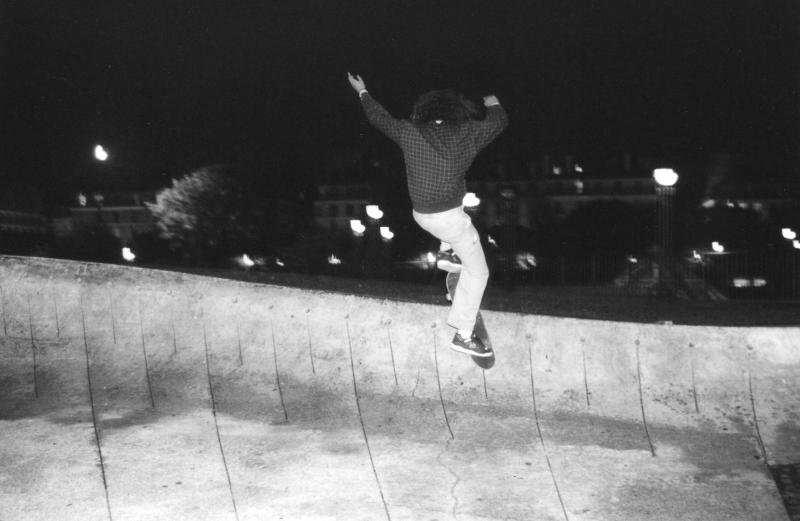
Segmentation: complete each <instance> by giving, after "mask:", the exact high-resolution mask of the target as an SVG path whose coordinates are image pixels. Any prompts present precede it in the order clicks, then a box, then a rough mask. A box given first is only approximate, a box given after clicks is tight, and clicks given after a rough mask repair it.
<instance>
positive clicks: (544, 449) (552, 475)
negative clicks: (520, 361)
mask: <svg viewBox="0 0 800 521" xmlns="http://www.w3.org/2000/svg"><path fill="white" fill-rule="evenodd" d="M528 368H529V370H530V377H531V401H532V402H533V420H534V423H535V424H536V432H537V433H538V435H539V444H540V445H541V447H542V453H543V454H544V460H545V462H546V463H547V469H548V470H549V472H550V479H552V480H553V486H554V487H555V489H556V495H557V496H558V502H559V504H560V505H561V511H562V512H563V513H564V519H565V520H566V521H569V515H567V508H566V506H565V505H564V498H562V497H561V490H560V489H559V488H558V480H556V474H555V472H554V471H553V465H552V463H550V456H549V455H548V453H547V446H546V445H545V443H544V435H542V427H541V425H540V424H539V408H538V407H537V405H536V385H535V384H534V381H533V347H532V346H531V340H530V337H528Z"/></svg>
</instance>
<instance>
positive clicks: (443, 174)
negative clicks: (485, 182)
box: [360, 90, 508, 213]
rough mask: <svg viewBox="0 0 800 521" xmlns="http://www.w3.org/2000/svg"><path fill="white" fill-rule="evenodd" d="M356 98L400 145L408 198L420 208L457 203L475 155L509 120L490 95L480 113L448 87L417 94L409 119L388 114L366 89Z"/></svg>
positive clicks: (440, 207)
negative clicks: (484, 109)
mask: <svg viewBox="0 0 800 521" xmlns="http://www.w3.org/2000/svg"><path fill="white" fill-rule="evenodd" d="M360 98H361V102H362V104H363V106H364V111H365V113H366V115H367V119H369V121H370V123H372V124H373V125H374V126H375V127H376V128H378V129H379V130H381V131H382V132H383V133H384V134H385V135H386V136H388V137H389V138H390V139H392V140H393V141H395V142H396V143H397V144H398V145H400V148H401V149H402V151H403V158H404V160H405V165H406V175H407V181H408V191H409V195H410V196H411V203H412V205H413V207H414V210H416V211H417V212H420V213H436V212H441V211H445V210H449V209H452V208H456V207H458V206H461V202H462V200H463V198H464V195H465V194H466V181H465V176H466V174H467V170H468V169H469V167H470V165H471V164H472V162H473V160H474V159H475V156H476V155H477V154H478V152H480V151H481V150H483V148H484V147H486V145H488V144H489V143H490V142H491V141H492V140H493V139H494V138H495V137H496V136H497V135H498V134H499V133H500V132H502V130H503V129H504V128H505V127H506V125H507V124H508V116H507V115H506V113H505V110H503V108H502V107H501V106H500V103H499V102H497V99H496V98H495V97H494V96H490V97H487V98H491V99H490V100H489V103H487V110H486V116H485V117H484V118H481V114H480V112H479V111H478V110H477V108H475V106H474V105H473V104H472V103H471V102H469V101H468V100H466V99H465V98H464V97H463V96H461V95H460V94H458V93H456V92H454V91H452V90H444V91H431V92H428V93H425V94H423V95H422V96H420V98H419V99H418V100H417V102H416V103H415V104H414V111H413V113H412V114H411V118H410V119H396V118H393V117H392V116H390V115H389V113H388V112H387V111H386V109H384V108H383V107H382V106H381V105H380V104H379V103H378V102H377V101H376V100H375V99H374V98H372V96H370V94H369V93H368V92H366V91H364V92H363V94H361V95H360Z"/></svg>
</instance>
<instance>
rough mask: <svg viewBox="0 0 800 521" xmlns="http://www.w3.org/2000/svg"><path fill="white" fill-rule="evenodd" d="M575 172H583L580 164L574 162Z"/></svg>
mask: <svg viewBox="0 0 800 521" xmlns="http://www.w3.org/2000/svg"><path fill="white" fill-rule="evenodd" d="M575 172H577V173H579V174H582V173H583V167H582V166H581V165H579V164H577V163H575Z"/></svg>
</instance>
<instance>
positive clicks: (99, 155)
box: [94, 145, 108, 161]
mask: <svg viewBox="0 0 800 521" xmlns="http://www.w3.org/2000/svg"><path fill="white" fill-rule="evenodd" d="M94 158H95V159H97V160H98V161H105V160H106V159H108V152H106V149H105V148H103V145H97V146H95V147H94Z"/></svg>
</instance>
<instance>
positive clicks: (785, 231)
mask: <svg viewBox="0 0 800 521" xmlns="http://www.w3.org/2000/svg"><path fill="white" fill-rule="evenodd" d="M781 235H782V236H783V238H784V239H786V240H789V241H793V240H795V239H797V232H795V231H794V230H792V229H791V228H781Z"/></svg>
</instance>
